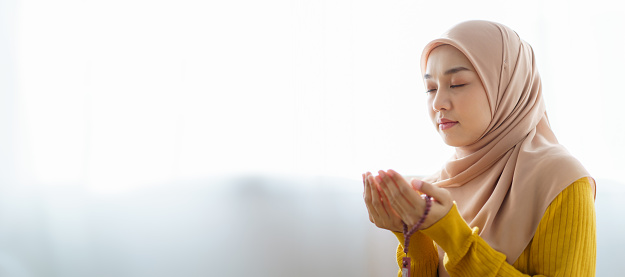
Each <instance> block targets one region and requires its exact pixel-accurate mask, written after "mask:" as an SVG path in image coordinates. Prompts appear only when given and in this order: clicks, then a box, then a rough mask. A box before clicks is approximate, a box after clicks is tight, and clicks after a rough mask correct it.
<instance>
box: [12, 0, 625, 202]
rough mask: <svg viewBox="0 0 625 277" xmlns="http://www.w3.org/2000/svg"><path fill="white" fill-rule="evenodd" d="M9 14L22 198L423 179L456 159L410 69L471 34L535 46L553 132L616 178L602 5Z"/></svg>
mask: <svg viewBox="0 0 625 277" xmlns="http://www.w3.org/2000/svg"><path fill="white" fill-rule="evenodd" d="M5 2H6V1H5ZM4 5H5V6H6V7H7V8H9V9H8V10H5V14H6V16H5V17H3V30H4V32H5V33H4V39H5V42H6V43H4V45H5V47H8V48H7V50H8V52H7V51H4V53H3V54H4V57H5V58H6V61H7V62H3V63H2V70H3V72H8V73H10V74H9V77H6V76H5V80H7V82H5V83H4V85H3V86H4V87H3V88H2V91H3V95H4V97H5V99H4V100H5V101H3V103H2V105H3V107H4V109H3V110H4V115H5V116H3V122H4V126H3V129H2V132H3V137H5V138H4V140H5V141H6V144H5V145H8V146H5V147H7V149H10V152H9V153H8V155H3V156H2V158H1V159H2V160H3V164H11V165H12V167H13V169H14V170H12V171H11V174H13V177H14V178H13V180H14V181H16V182H19V183H33V182H34V183H40V184H46V185H50V186H63V185H65V184H80V185H84V186H87V187H89V188H92V189H95V190H105V191H117V190H126V189H129V188H133V187H137V186H149V185H150V184H153V183H160V182H169V181H173V180H180V179H198V178H204V177H207V176H215V175H223V174H241V173H246V172H262V173H267V172H270V173H277V174H309V175H330V176H341V177H345V178H353V179H358V178H360V173H362V172H364V171H366V170H377V169H388V168H394V169H397V170H399V172H402V173H406V174H419V175H424V174H430V173H432V172H433V171H435V170H436V169H437V168H439V167H440V165H441V164H442V163H443V162H444V161H445V160H446V159H447V158H448V157H449V156H450V153H451V151H452V150H451V149H450V148H449V147H447V146H445V145H444V144H443V143H442V142H441V141H440V139H439V138H438V136H437V134H436V133H435V131H434V128H433V127H432V125H431V124H430V123H429V122H428V119H427V115H426V113H425V103H424V100H425V96H424V94H423V93H422V92H423V90H424V89H423V84H422V80H421V77H420V75H421V73H420V72H419V68H418V61H419V56H420V54H421V50H422V48H423V46H424V45H425V43H427V42H428V41H429V40H431V39H433V38H436V37H437V36H438V35H439V34H441V33H442V32H443V31H445V30H446V29H448V28H450V27H451V26H452V25H453V24H456V23H458V22H460V21H463V20H469V19H486V20H493V21H498V22H502V23H504V24H506V25H508V26H510V27H512V28H513V29H515V30H516V31H517V32H518V33H519V34H520V36H521V37H522V38H523V39H525V40H526V41H528V42H529V43H530V44H532V46H533V48H534V50H535V53H536V56H537V63H538V67H539V71H540V73H541V75H542V79H543V83H544V95H545V98H546V102H547V108H548V114H549V116H550V120H551V123H552V127H553V129H554V131H555V133H556V135H557V136H558V138H559V139H560V141H561V142H562V143H563V144H564V145H565V146H566V147H567V148H568V149H569V150H570V151H571V152H572V153H573V154H574V155H576V156H577V157H578V158H579V159H580V160H581V161H582V162H583V163H584V165H586V166H587V167H588V169H589V170H590V171H591V172H592V173H593V174H594V175H595V176H597V177H603V178H614V179H618V177H619V173H620V170H621V168H622V165H623V163H622V162H621V161H620V160H619V158H620V157H622V156H623V154H625V146H624V145H623V144H622V143H621V142H622V141H624V140H625V130H624V128H623V127H622V123H621V122H623V119H624V117H625V116H624V115H623V113H622V112H621V111H620V103H622V101H623V100H624V99H625V97H624V96H623V90H622V87H621V86H620V85H619V81H618V80H619V79H620V78H621V76H622V74H623V70H622V67H621V64H623V62H625V53H624V52H623V51H622V50H621V47H620V45H621V43H622V42H623V39H622V35H621V30H620V28H621V26H624V24H625V22H624V19H623V17H622V16H620V12H619V9H617V8H616V7H613V8H610V4H609V1H605V2H601V5H598V4H597V3H595V2H593V4H592V5H590V4H588V2H569V1H561V2H558V1H523V2H522V3H521V2H519V1H471V2H467V1H458V2H438V1H429V2H423V1H384V2H382V1H262V2H260V1H232V2H221V1H219V2H218V1H209V2H206V1H176V2H173V1H135V0H131V1H126V0H125V1H106V2H103V1H54V2H49V1H30V0H24V1H9V2H8V4H4ZM11 11H12V12H11Z"/></svg>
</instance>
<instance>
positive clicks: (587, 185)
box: [541, 177, 595, 224]
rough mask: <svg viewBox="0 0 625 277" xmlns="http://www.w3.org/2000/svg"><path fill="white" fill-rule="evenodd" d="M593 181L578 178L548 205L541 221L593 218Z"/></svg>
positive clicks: (586, 178)
mask: <svg viewBox="0 0 625 277" xmlns="http://www.w3.org/2000/svg"><path fill="white" fill-rule="evenodd" d="M594 202H595V201H594V181H593V180H592V179H591V178H589V177H583V178H580V179H578V180H576V181H574V182H573V183H571V184H570V185H568V186H567V187H566V188H565V189H564V190H562V191H561V192H560V193H559V194H558V195H557V196H556V198H555V199H554V200H553V201H552V202H551V204H549V206H548V207H547V210H546V211H545V214H544V216H543V219H542V220H541V224H543V221H545V220H547V221H554V220H563V219H571V220H580V219H583V218H582V215H585V216H594V206H595V203H594Z"/></svg>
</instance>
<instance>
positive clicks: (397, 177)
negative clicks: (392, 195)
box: [387, 169, 421, 197]
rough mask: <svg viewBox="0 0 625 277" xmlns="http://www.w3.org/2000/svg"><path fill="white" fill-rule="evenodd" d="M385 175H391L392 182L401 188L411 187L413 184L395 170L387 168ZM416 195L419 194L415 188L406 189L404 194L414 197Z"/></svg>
mask: <svg viewBox="0 0 625 277" xmlns="http://www.w3.org/2000/svg"><path fill="white" fill-rule="evenodd" d="M387 175H388V176H390V177H391V179H392V180H393V182H395V185H397V187H398V188H401V187H408V188H413V186H412V185H411V184H409V183H408V181H406V179H405V178H404V177H403V176H401V174H399V173H397V171H395V170H392V169H389V170H388V171H387ZM413 179H414V178H413ZM416 196H419V197H420V196H421V194H419V193H418V192H416V191H415V190H406V192H405V194H404V197H416Z"/></svg>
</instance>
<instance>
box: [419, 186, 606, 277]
mask: <svg viewBox="0 0 625 277" xmlns="http://www.w3.org/2000/svg"><path fill="white" fill-rule="evenodd" d="M478 231H479V230H478V228H477V227H475V228H473V229H471V228H470V227H469V225H468V224H467V223H466V222H465V221H464V219H463V218H462V216H461V215H460V213H459V212H458V209H457V207H456V205H455V204H454V206H453V207H452V209H451V210H450V212H449V213H448V214H447V215H445V217H443V218H442V219H441V220H439V221H438V222H436V223H435V224H434V225H432V226H430V227H429V228H428V229H425V230H423V231H422V232H423V233H424V234H426V235H427V236H429V237H430V238H432V239H433V240H434V241H435V242H436V243H437V244H438V245H439V246H440V247H442V248H443V249H444V250H445V252H446V253H445V258H444V266H445V269H446V270H447V272H449V274H450V276H480V277H482V276H594V274H595V262H596V227H595V210H594V199H593V192H592V189H591V187H590V184H589V182H588V180H587V179H586V178H582V179H580V180H578V181H576V182H574V183H573V184H571V185H570V186H569V187H567V188H566V189H565V190H564V191H562V192H561V193H560V194H559V195H558V196H557V197H556V199H554V200H553V202H552V203H551V204H550V205H549V207H548V208H547V211H546V212H545V214H544V215H543V218H542V219H541V221H540V223H539V226H538V229H537V231H536V234H535V235H534V238H533V239H532V241H531V242H530V245H529V247H528V248H527V249H526V251H525V252H524V253H523V254H522V255H521V257H520V258H519V259H518V260H517V261H516V262H515V263H514V265H510V264H508V263H507V262H506V256H505V255H504V254H503V253H501V252H498V251H496V250H494V249H493V248H492V247H490V245H488V243H486V241H484V240H483V239H482V238H481V237H480V236H479V235H478ZM411 248H412V247H411ZM413 272H414V271H413ZM414 276H417V275H414ZM418 276H421V275H418Z"/></svg>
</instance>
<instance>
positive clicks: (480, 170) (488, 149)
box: [421, 21, 594, 276]
mask: <svg viewBox="0 0 625 277" xmlns="http://www.w3.org/2000/svg"><path fill="white" fill-rule="evenodd" d="M442 44H450V45H452V46H454V47H456V48H458V49H459V50H460V51H461V52H462V53H464V55H465V56H466V57H467V58H468V59H469V61H471V63H472V64H473V66H474V67H475V69H476V70H477V74H478V75H479V76H480V79H481V80H482V83H483V85H484V88H485V90H486V93H487V96H488V101H489V104H490V110H491V114H492V119H491V123H490V125H489V127H488V128H487V130H486V132H485V133H484V134H483V135H482V137H481V138H480V139H479V140H478V141H476V142H475V143H473V144H471V145H469V146H465V147H459V148H456V154H455V155H454V156H453V157H452V158H451V160H450V161H448V162H447V164H445V166H444V167H443V168H442V170H441V171H440V172H438V173H436V174H434V175H432V176H430V177H427V178H424V181H427V182H430V183H434V184H435V185H437V186H439V187H443V188H446V189H448V190H449V191H450V192H451V195H452V197H453V199H454V200H455V201H456V203H457V205H458V209H459V211H460V213H461V214H462V217H463V218H464V219H465V220H466V221H467V222H468V223H469V225H470V226H471V227H479V228H480V236H481V237H482V238H483V239H484V240H485V241H486V242H488V244H489V245H490V246H492V247H493V248H494V249H495V250H497V251H499V252H502V253H504V254H505V255H506V256H507V262H508V263H510V264H513V263H514V262H515V261H516V260H517V258H518V257H519V256H520V255H521V253H522V252H523V250H524V249H525V248H526V247H527V245H528V244H529V242H530V241H531V240H532V237H533V236H534V233H535V232H536V229H537V228H538V224H539V222H540V220H541V218H542V216H543V214H544V213H545V211H546V210H547V206H549V204H550V203H551V201H552V200H553V199H555V197H556V196H557V195H558V194H559V193H560V192H561V191H562V190H564V189H565V188H566V187H567V186H568V185H570V184H571V183H573V182H574V181H575V180H577V179H580V178H582V177H585V176H589V174H588V172H587V171H586V170H585V169H584V167H583V166H582V165H581V164H580V163H579V162H578V161H577V160H576V159H575V158H574V157H572V156H571V155H570V154H569V153H568V152H567V150H566V149H565V148H564V147H563V146H561V145H560V144H559V143H558V141H557V139H556V137H555V135H554V134H553V132H552V131H551V128H550V127H549V120H548V119H547V114H546V111H545V103H544V101H543V97H542V89H541V83H540V77H539V75H538V71H537V69H536V64H535V61H534V53H533V51H532V48H531V46H530V45H529V44H528V43H526V42H525V41H523V40H521V39H520V38H519V36H518V35H517V34H516V33H515V32H514V31H513V30H512V29H510V28H508V27H506V26H504V25H501V24H498V23H494V22H488V21H467V22H463V23H460V24H458V25H456V26H454V27H453V28H451V29H450V30H449V31H447V32H446V33H445V34H443V35H442V36H441V38H439V39H436V40H433V41H432V42H430V43H429V44H428V45H427V46H426V47H425V49H424V50H423V54H422V56H421V71H422V72H423V73H425V67H426V64H427V59H428V55H429V54H430V52H431V51H432V49H434V48H435V47H436V46H439V45H442ZM591 180H592V179H591ZM592 183H593V184H592V185H593V189H594V180H592ZM439 254H440V255H439V256H440V269H439V274H440V276H448V274H447V272H445V270H444V268H443V255H444V252H442V250H440V251H439Z"/></svg>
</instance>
